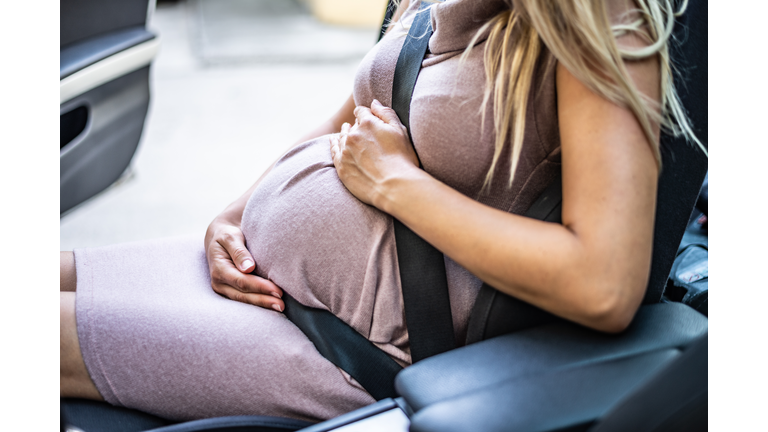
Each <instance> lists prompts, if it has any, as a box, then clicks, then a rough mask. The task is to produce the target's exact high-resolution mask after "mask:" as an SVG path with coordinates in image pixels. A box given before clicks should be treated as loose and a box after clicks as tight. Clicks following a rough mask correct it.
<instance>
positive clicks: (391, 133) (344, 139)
mask: <svg viewBox="0 0 768 432" xmlns="http://www.w3.org/2000/svg"><path fill="white" fill-rule="evenodd" d="M355 118H356V120H355V124H354V125H352V126H350V125H349V124H348V123H344V125H342V127H341V133H340V134H338V135H335V136H332V137H331V156H332V157H333V165H334V166H335V167H336V172H337V173H338V174H339V178H340V179H341V181H342V183H344V186H346V187H347V189H349V191H350V192H352V194H353V195H354V196H356V197H357V198H358V199H359V200H360V201H363V202H364V203H366V204H370V205H373V206H376V207H378V208H379V209H381V210H383V208H382V204H381V202H382V199H383V198H384V197H385V195H386V189H387V185H388V183H389V182H391V181H393V180H397V179H398V178H402V177H403V176H405V175H407V173H408V172H409V171H411V170H413V169H418V166H419V160H418V158H417V157H416V152H415V151H414V150H413V146H411V143H410V140H409V139H408V132H407V130H406V129H405V126H403V124H402V123H400V119H398V117H397V114H395V111H394V110H392V109H391V108H387V107H385V106H384V105H382V104H381V103H380V102H379V101H377V100H375V99H374V101H373V103H372V104H371V108H370V109H368V108H365V107H361V106H359V107H357V108H355Z"/></svg>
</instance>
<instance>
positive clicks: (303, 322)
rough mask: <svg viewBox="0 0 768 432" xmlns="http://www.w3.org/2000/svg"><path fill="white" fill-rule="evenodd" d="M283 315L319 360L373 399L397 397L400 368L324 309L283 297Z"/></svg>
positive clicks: (285, 295) (382, 352)
mask: <svg viewBox="0 0 768 432" xmlns="http://www.w3.org/2000/svg"><path fill="white" fill-rule="evenodd" d="M283 301H284V302H285V316H286V317H287V318H288V319H289V320H290V321H291V322H293V323H294V324H295V325H296V327H298V328H299V329H300V330H301V331H302V332H303V333H304V334H305V335H306V336H307V338H309V340H310V341H312V343H313V344H314V345H315V347H316V348H317V350H318V351H319V352H320V354H322V356H323V357H325V358H326V359H328V361H330V362H331V363H333V364H334V365H336V366H338V367H339V368H341V370H343V371H345V372H346V373H348V374H349V375H350V376H351V377H352V378H354V379H355V380H357V382H358V383H360V385H361V386H363V388H364V389H365V390H366V391H368V393H370V394H371V396H373V398H374V399H376V400H382V399H386V398H390V397H397V393H396V392H395V376H396V375H397V373H398V372H400V371H401V370H402V369H403V368H402V367H400V365H399V364H397V363H396V362H395V361H394V360H392V358H391V357H389V356H388V355H387V354H386V353H385V352H384V351H382V350H380V349H379V348H378V347H376V346H375V345H374V344H372V343H371V342H370V341H369V340H368V339H366V338H364V337H363V335H361V334H360V333H358V332H357V331H355V329H353V328H352V327H350V326H349V325H348V324H347V323H345V322H344V321H342V320H341V319H339V318H338V317H337V316H336V315H334V314H332V313H330V312H328V311H327V310H322V309H316V308H311V307H307V306H304V305H302V304H301V303H299V302H297V301H296V300H295V299H294V298H293V297H291V296H289V295H288V294H286V293H284V294H283Z"/></svg>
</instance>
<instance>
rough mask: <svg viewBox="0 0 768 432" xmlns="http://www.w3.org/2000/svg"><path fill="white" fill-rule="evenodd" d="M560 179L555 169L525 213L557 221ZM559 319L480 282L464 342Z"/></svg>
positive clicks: (559, 217) (547, 220)
mask: <svg viewBox="0 0 768 432" xmlns="http://www.w3.org/2000/svg"><path fill="white" fill-rule="evenodd" d="M562 183H563V181H562V174H561V172H560V171H558V172H557V175H556V176H555V178H554V179H553V180H552V182H551V183H550V184H549V186H548V187H547V188H546V189H544V192H542V193H541V195H539V197H538V198H537V199H536V201H534V202H533V204H532V205H531V207H529V208H528V211H527V212H525V216H526V217H529V218H532V219H537V220H540V221H544V222H553V223H561V222H562V218H561V213H562V201H563V185H562ZM560 319H562V318H559V317H557V316H555V315H552V314H551V313H549V312H547V311H545V310H543V309H540V308H538V307H536V306H533V305H532V304H530V303H526V302H524V301H522V300H519V299H517V298H515V297H512V296H510V295H507V294H504V293H502V292H501V291H499V290H497V289H496V288H493V287H492V286H490V285H488V284H486V283H483V286H482V287H481V288H480V292H479V293H478V295H477V298H476V299H475V304H474V305H473V306H472V311H471V312H470V314H469V322H468V323H467V338H466V344H467V345H469V344H472V343H475V342H480V341H481V340H485V339H490V338H492V337H495V336H501V335H503V334H507V333H512V332H516V331H519V330H523V329H526V328H529V327H534V326H539V325H542V324H546V323H550V322H552V321H556V320H560Z"/></svg>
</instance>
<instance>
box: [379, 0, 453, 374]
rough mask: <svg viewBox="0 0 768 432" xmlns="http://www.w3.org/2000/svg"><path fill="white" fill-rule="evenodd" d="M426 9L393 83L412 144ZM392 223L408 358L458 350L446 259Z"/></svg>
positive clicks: (428, 27)
mask: <svg viewBox="0 0 768 432" xmlns="http://www.w3.org/2000/svg"><path fill="white" fill-rule="evenodd" d="M429 5H430V4H429V3H427V2H424V1H422V2H421V5H420V7H419V12H418V13H416V17H415V18H414V20H413V23H412V24H411V28H410V29H409V31H408V35H407V36H406V39H405V42H404V43H403V48H402V50H401V51H400V55H399V57H398V58H397V65H396V66H395V76H394V79H393V81H392V109H393V110H394V111H395V113H397V116H398V117H399V118H400V121H401V122H402V123H403V125H404V126H405V127H406V129H407V130H408V136H409V138H410V139H412V137H411V133H410V130H411V128H410V121H409V120H410V118H409V116H410V111H411V108H410V106H411V96H412V95H413V88H414V86H415V85H416V78H417V77H418V75H419V71H420V70H421V62H422V60H423V59H424V55H425V54H426V52H427V48H428V47H429V37H430V36H431V35H432V20H431V16H430V11H428V10H426V9H427V7H428V6H429ZM411 144H413V141H412V140H411ZM415 151H416V149H415V148H414V152H415ZM417 157H418V154H417ZM419 165H421V162H419ZM392 222H393V225H394V229H395V244H396V245H397V262H398V266H399V267H400V284H401V287H402V290H403V303H404V307H405V322H406V326H407V328H408V340H409V342H410V348H411V359H412V362H413V363H416V362H418V361H420V360H423V359H425V358H427V357H431V356H433V355H436V354H440V353H443V352H446V351H449V350H452V349H454V348H455V347H456V340H455V339H454V334H453V319H452V318H451V304H450V301H449V298H448V281H447V278H446V275H445V259H444V257H443V253H442V252H440V251H439V250H437V249H436V248H435V247H434V246H432V245H431V244H429V243H427V242H426V241H425V240H424V239H422V238H421V237H419V236H418V235H416V234H415V233H414V232H413V231H411V230H410V228H408V227H407V226H405V225H404V224H403V223H402V222H400V221H398V220H397V219H394V218H393V219H392Z"/></svg>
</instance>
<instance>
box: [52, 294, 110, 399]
mask: <svg viewBox="0 0 768 432" xmlns="http://www.w3.org/2000/svg"><path fill="white" fill-rule="evenodd" d="M60 296H61V304H60V309H59V320H60V321H59V331H60V336H59V347H60V353H59V364H60V379H61V380H60V383H59V390H60V394H61V396H62V397H79V398H86V399H95V400H104V398H102V397H101V394H100V393H99V391H98V390H97V389H96V386H95V385H94V384H93V381H92V380H91V376H90V375H88V370H87V369H86V367H85V362H84V361H83V355H82V353H81V352H80V341H79V340H78V338H77V321H76V319H75V296H76V294H75V293H73V292H62V293H60Z"/></svg>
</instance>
